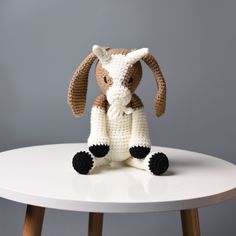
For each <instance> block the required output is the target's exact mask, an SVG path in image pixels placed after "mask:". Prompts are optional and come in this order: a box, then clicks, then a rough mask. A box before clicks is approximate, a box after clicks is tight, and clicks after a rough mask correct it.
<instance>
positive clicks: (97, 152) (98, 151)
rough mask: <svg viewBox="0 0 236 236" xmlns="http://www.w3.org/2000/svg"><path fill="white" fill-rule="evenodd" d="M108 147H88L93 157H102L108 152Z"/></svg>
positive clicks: (102, 145)
mask: <svg viewBox="0 0 236 236" xmlns="http://www.w3.org/2000/svg"><path fill="white" fill-rule="evenodd" d="M109 149H110V148H109V146H108V145H107V144H99V145H98V144H96V145H92V146H90V147H89V151H90V152H91V153H92V154H93V155H94V156H95V157H98V158H99V157H104V156H106V155H107V153H108V152H109Z"/></svg>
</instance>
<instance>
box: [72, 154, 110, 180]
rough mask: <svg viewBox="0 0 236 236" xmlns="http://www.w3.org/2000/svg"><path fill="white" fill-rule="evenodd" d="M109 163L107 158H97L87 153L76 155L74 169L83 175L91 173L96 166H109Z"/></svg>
mask: <svg viewBox="0 0 236 236" xmlns="http://www.w3.org/2000/svg"><path fill="white" fill-rule="evenodd" d="M108 163H109V162H108V161H107V160H106V159H105V158H96V157H94V156H93V155H92V154H91V153H89V152H86V151H81V152H78V153H76V154H75V156H74V157H73V160H72V165H73V167H74V169H75V170H76V171H77V172H78V173H79V174H83V175H85V174H88V173H90V172H91V171H92V170H93V169H94V168H95V167H96V166H103V165H108Z"/></svg>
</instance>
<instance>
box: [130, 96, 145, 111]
mask: <svg viewBox="0 0 236 236" xmlns="http://www.w3.org/2000/svg"><path fill="white" fill-rule="evenodd" d="M130 106H131V107H132V108H133V109H137V108H141V107H143V103H142V100H141V99H140V98H139V96H138V95H137V94H135V93H134V94H133V96H132V99H131V102H130Z"/></svg>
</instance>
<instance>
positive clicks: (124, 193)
mask: <svg viewBox="0 0 236 236" xmlns="http://www.w3.org/2000/svg"><path fill="white" fill-rule="evenodd" d="M86 149H87V146H86V144H55V145H44V146H33V147H26V148H19V149H14V150H10V151H6V152H2V153H0V197H3V198H6V199H10V200H13V201H17V202H21V203H25V204H27V205H28V206H27V211H26V218H25V225H24V229H23V235H24V236H39V235H40V234H41V228H42V224H43V217H44V210H45V208H55V209H63V210H73V211H86V212H90V218H89V235H90V236H95V235H96V236H98V235H101V234H102V220H103V213H105V212H117V213H118V212H129V213H131V212H159V211H174V210H180V211H181V219H182V226H183V233H184V235H186V236H197V235H200V229H199V221H198V211H197V208H199V207H203V206H208V205H211V204H217V203H219V202H222V201H225V200H227V199H230V198H233V197H235V196H236V166H235V165H233V164H231V163H229V162H227V161H224V160H221V159H218V158H215V157H212V156H209V155H205V154H201V153H196V152H191V151H185V150H180V149H173V148H166V147H152V150H153V151H157V152H164V153H165V154H166V155H167V156H168V158H169V161H170V167H169V170H168V171H167V172H166V173H165V174H164V175H162V176H154V175H152V174H150V173H148V172H146V171H143V170H139V169H135V168H132V167H127V166H123V167H119V168H118V167H116V168H111V167H108V166H107V167H100V168H97V169H96V170H94V171H93V172H92V173H91V174H89V175H79V174H77V173H76V172H75V170H74V169H73V168H72V157H73V156H74V154H75V153H76V152H78V151H81V150H86Z"/></svg>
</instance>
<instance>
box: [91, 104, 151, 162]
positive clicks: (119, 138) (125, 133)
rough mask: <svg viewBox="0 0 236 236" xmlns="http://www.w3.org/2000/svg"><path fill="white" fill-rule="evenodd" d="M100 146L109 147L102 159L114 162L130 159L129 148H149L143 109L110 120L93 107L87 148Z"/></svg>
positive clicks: (100, 110) (101, 110)
mask: <svg viewBox="0 0 236 236" xmlns="http://www.w3.org/2000/svg"><path fill="white" fill-rule="evenodd" d="M101 144H106V145H109V147H110V150H109V153H108V154H107V155H106V156H105V157H104V158H105V159H106V160H109V161H114V162H118V161H124V160H127V159H128V158H129V157H130V153H129V148H130V147H134V146H140V147H149V148H150V147H151V142H150V138H149V131H148V124H147V119H146V115H145V113H144V109H143V107H142V108H139V109H136V110H134V111H133V112H132V113H131V114H123V115H122V116H118V117H116V118H110V117H109V115H108V114H107V113H106V112H105V110H104V109H101V108H98V107H93V108H92V113H91V132H90V136H89V138H88V146H92V145H101Z"/></svg>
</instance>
